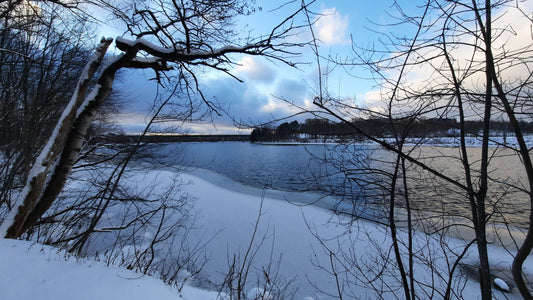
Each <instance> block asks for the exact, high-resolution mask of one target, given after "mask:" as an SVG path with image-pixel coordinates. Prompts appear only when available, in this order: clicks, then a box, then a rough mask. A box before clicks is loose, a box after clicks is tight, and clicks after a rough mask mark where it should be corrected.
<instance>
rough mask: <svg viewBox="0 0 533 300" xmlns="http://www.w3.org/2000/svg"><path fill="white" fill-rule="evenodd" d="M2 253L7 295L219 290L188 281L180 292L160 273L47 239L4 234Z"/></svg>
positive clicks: (157, 295) (118, 295) (146, 295)
mask: <svg viewBox="0 0 533 300" xmlns="http://www.w3.org/2000/svg"><path fill="white" fill-rule="evenodd" d="M0 253H1V254H2V255H0V269H1V270H2V271H1V272H0V290H1V292H0V298H1V299H6V300H15V299H20V300H24V299H50V300H51V299H54V300H62V299H65V300H66V299H87V300H94V299H100V300H105V299H109V300H118V299H124V300H126V299H127V300H132V299H139V300H141V299H161V300H164V299H190V300H194V299H217V293H214V292H207V291H203V290H201V289H197V288H192V287H190V286H185V287H184V288H183V290H182V291H181V293H180V292H178V290H177V289H176V288H174V287H170V286H168V285H166V284H164V283H163V282H162V281H160V280H157V279H155V278H152V277H149V276H143V275H142V274H137V273H135V272H133V271H130V270H127V269H125V268H120V267H114V266H106V265H104V264H103V263H101V262H97V261H95V260H91V259H76V258H75V257H72V256H70V255H69V254H67V253H65V252H63V251H61V250H58V249H56V248H52V247H49V246H44V245H41V244H35V243H31V242H26V241H17V240H10V239H0ZM178 295H181V298H180V297H178Z"/></svg>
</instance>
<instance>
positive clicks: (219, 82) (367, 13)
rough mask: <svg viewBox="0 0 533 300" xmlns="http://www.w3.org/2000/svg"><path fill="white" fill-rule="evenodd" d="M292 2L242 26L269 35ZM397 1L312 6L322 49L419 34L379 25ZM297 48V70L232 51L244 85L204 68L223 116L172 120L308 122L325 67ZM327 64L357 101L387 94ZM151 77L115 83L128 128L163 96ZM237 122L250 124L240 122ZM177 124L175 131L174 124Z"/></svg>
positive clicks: (276, 4)
mask: <svg viewBox="0 0 533 300" xmlns="http://www.w3.org/2000/svg"><path fill="white" fill-rule="evenodd" d="M286 2H287V1H286V0H275V1H260V0H258V1H257V2H256V6H260V7H261V10H257V11H256V12H255V13H253V14H252V15H250V16H247V17H240V18H238V19H237V20H236V21H237V22H236V27H237V28H242V32H243V34H250V35H262V34H266V33H268V32H270V30H271V28H272V27H274V26H275V25H277V24H278V23H279V22H280V21H281V20H283V19H284V18H285V17H286V16H287V15H289V14H290V13H292V12H294V11H295V10H296V9H298V7H299V6H300V3H301V2H300V1H292V2H289V4H288V5H284V6H281V8H280V5H281V4H283V3H286ZM419 2H420V1H408V2H407V1H405V3H401V5H402V9H405V10H406V11H407V12H408V13H409V14H412V15H420V14H421V10H420V6H418V5H417V4H418V3H419ZM393 3H394V1H393V0H374V1H343V0H328V1H326V0H317V1H316V2H314V3H313V5H312V6H311V7H310V9H311V11H313V12H315V13H317V14H316V15H315V16H311V18H312V20H313V22H314V26H313V31H314V34H315V36H316V37H317V39H318V47H319V51H320V54H321V55H322V56H330V57H335V58H341V59H342V58H350V57H353V52H352V42H353V43H356V44H358V45H363V46H366V45H372V44H377V43H379V39H380V38H381V37H382V36H380V34H379V32H390V31H391V30H396V31H397V33H398V34H401V35H404V36H406V37H412V36H414V34H415V32H414V31H409V30H407V29H406V30H405V31H402V30H403V29H404V28H406V27H402V26H395V27H391V26H380V25H377V24H391V23H393V22H395V21H396V20H395V19H394V16H395V15H397V14H398V13H397V11H396V10H395V8H393ZM530 6H531V5H530ZM303 17H304V16H303V15H302V16H301V17H300V19H297V22H298V21H300V22H301V23H303V19H302V18H303ZM101 33H102V34H103V35H107V36H114V35H115V36H116V35H120V29H119V28H112V27H102V28H101ZM294 38H295V39H301V40H306V39H307V40H309V38H310V31H309V30H303V29H302V30H301V31H300V33H299V34H298V36H296V37H294ZM298 51H300V52H301V55H299V56H297V57H295V58H294V61H296V62H298V63H300V64H299V65H298V68H291V67H289V66H287V65H285V64H283V63H281V62H273V61H271V60H267V59H265V58H262V57H257V56H253V57H252V56H238V57H233V58H234V59H235V61H236V62H237V65H236V66H235V68H234V69H233V70H232V71H231V73H232V74H233V75H234V76H236V77H238V78H239V79H241V80H242V81H243V82H242V83H241V82H239V81H237V80H235V79H234V78H232V77H230V76H228V75H226V74H223V73H220V72H203V73H201V74H199V76H198V78H199V81H200V86H201V88H202V91H203V92H204V94H205V96H206V98H207V99H209V100H214V101H216V102H217V103H218V104H219V105H220V106H221V107H222V108H223V111H221V112H222V113H223V116H217V115H213V117H212V118H207V119H204V122H195V123H187V124H182V123H169V124H168V125H170V126H172V125H176V124H177V125H179V127H180V128H181V129H179V131H185V132H188V133H194V134H246V133H249V132H250V127H252V126H254V125H257V124H261V123H266V122H270V121H272V120H277V119H284V118H289V119H287V120H288V121H292V120H298V121H300V122H302V121H304V120H305V119H306V118H312V117H313V116H312V115H311V114H304V115H297V116H294V117H291V116H292V115H294V114H296V113H298V112H299V111H300V109H299V108H298V107H303V108H305V109H308V110H316V107H315V106H314V105H313V104H312V99H314V97H315V96H317V95H318V93H319V84H318V82H319V80H318V78H319V72H318V68H317V63H316V58H315V56H314V54H313V52H312V49H311V47H308V48H304V49H298ZM321 70H322V74H323V77H322V87H323V88H327V89H328V91H329V92H330V93H332V94H334V95H335V96H337V97H341V98H345V99H353V101H354V103H355V104H356V105H364V106H368V107H372V106H373V105H375V103H377V101H378V100H379V98H380V93H379V89H378V88H377V87H376V86H375V82H374V81H371V80H364V79H361V78H358V77H368V76H369V74H367V73H364V72H366V71H363V70H360V69H350V70H343V69H341V68H339V67H335V66H333V65H332V64H328V63H327V62H325V61H324V60H322V61H321ZM360 72H362V73H360ZM420 72H423V71H420ZM151 78H153V74H152V73H150V72H148V71H139V70H136V71H135V72H131V71H126V72H124V73H123V74H122V76H120V80H119V82H118V83H117V84H115V90H117V91H118V92H119V94H120V98H121V99H122V103H123V105H122V107H121V108H120V113H119V114H118V115H116V116H115V121H116V122H117V123H119V124H120V126H121V128H122V130H123V131H124V132H126V133H138V132H140V131H142V130H143V129H144V127H145V124H146V122H147V121H148V120H149V119H150V116H151V115H150V107H152V106H153V103H154V96H155V95H156V85H155V83H154V81H151V80H150V79H151ZM281 99H284V100H281ZM293 104H295V105H296V106H295V105H293ZM235 121H237V123H242V124H244V125H245V126H244V127H243V128H238V127H237V126H236V125H235ZM275 124H279V122H278V123H274V125H275ZM157 126H159V125H157ZM160 130H163V131H165V130H168V129H160ZM172 130H176V129H175V127H173V129H172Z"/></svg>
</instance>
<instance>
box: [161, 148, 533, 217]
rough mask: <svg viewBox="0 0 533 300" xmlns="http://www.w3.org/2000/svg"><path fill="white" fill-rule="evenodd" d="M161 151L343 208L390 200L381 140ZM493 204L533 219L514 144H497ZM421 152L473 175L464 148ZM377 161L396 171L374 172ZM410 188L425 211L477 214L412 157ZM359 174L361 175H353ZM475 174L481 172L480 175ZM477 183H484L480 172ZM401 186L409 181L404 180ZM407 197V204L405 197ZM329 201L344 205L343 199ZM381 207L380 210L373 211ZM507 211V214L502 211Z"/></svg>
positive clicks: (388, 160)
mask: <svg viewBox="0 0 533 300" xmlns="http://www.w3.org/2000/svg"><path fill="white" fill-rule="evenodd" d="M158 147H159V148H160V151H161V152H163V153H166V154H167V155H168V157H172V163H173V164H176V165H180V166H186V167H193V168H200V169H206V170H210V171H213V172H216V173H219V174H222V175H224V176H226V177H228V178H230V179H231V180H233V181H236V182H239V183H241V184H243V185H245V186H251V187H255V188H260V189H263V188H269V189H275V190H285V191H296V192H301V191H307V192H313V193H319V194H323V195H331V196H333V197H335V199H336V204H337V205H338V204H339V203H340V204H341V206H342V210H353V211H359V212H360V211H362V210H364V209H365V208H366V204H368V203H370V204H372V207H373V208H372V210H374V209H375V207H376V204H378V206H379V204H383V205H385V206H386V205H387V201H388V199H389V198H388V195H389V194H388V191H387V190H386V189H387V185H388V183H389V182H390V176H389V175H390V173H391V172H392V166H393V162H394V161H395V158H394V156H393V155H392V154H390V153H387V152H385V151H383V150H379V149H378V148H377V147H376V146H373V145H355V146H354V145H349V146H343V145H279V144H274V145H263V144H252V143H247V142H225V143H184V144H167V145H159V146H158ZM469 152H470V154H471V156H472V157H470V160H471V162H472V169H473V175H474V177H475V176H476V174H477V173H478V172H477V171H476V170H478V169H479V163H478V162H477V158H478V157H480V148H476V147H471V148H469ZM491 152H492V155H493V158H492V160H491V163H490V165H489V166H490V168H489V169H490V172H491V173H490V174H491V182H490V184H489V193H488V204H489V205H488V206H487V207H488V211H489V212H496V214H495V215H494V216H493V217H492V219H491V221H494V222H497V223H505V222H507V223H512V224H513V225H516V226H519V227H525V226H527V224H528V213H529V204H528V199H527V195H526V194H525V193H524V192H523V191H520V187H522V186H524V184H525V182H526V181H525V174H524V172H523V169H522V167H521V163H520V160H519V159H518V158H517V157H516V155H514V154H513V153H512V152H511V151H509V150H505V149H503V150H502V149H492V150H491ZM411 155H412V156H414V157H417V158H418V159H419V160H420V161H423V162H424V163H426V164H427V165H430V166H431V167H432V168H434V169H436V170H438V171H439V172H441V173H443V174H445V175H446V176H449V177H450V178H453V179H455V180H457V181H458V182H465V180H464V171H463V169H462V164H461V161H460V160H459V159H458V157H460V156H459V152H458V148H454V147H420V148H417V149H414V150H413V152H412V153H411ZM372 168H376V169H381V170H386V171H388V172H385V173H379V174H376V173H375V172H369V170H370V169H372ZM407 168H408V172H409V181H408V185H409V187H408V188H409V195H410V199H411V204H412V207H414V208H415V209H418V210H420V211H426V212H435V213H441V212H444V213H445V214H446V215H449V216H461V217H469V215H470V212H469V203H468V201H467V200H466V198H465V194H466V193H465V192H464V191H462V190H461V189H460V188H457V187H456V186H454V185H451V184H449V183H448V182H445V181H443V180H440V179H438V178H436V177H435V176H433V175H431V174H428V173H427V172H424V171H422V170H420V169H419V168H416V167H414V166H412V165H408V166H407ZM352 179H355V180H352ZM474 179H475V178H474ZM474 183H475V184H477V182H476V180H474ZM397 192H398V194H401V193H402V192H403V186H402V185H399V186H398V187H397ZM398 202H399V204H400V205H402V204H405V203H403V202H402V198H401V197H398ZM329 206H330V207H329V208H332V209H338V207H336V205H335V204H333V203H331V204H329ZM373 213H374V212H373ZM502 216H505V218H502Z"/></svg>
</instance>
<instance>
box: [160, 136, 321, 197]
mask: <svg viewBox="0 0 533 300" xmlns="http://www.w3.org/2000/svg"><path fill="white" fill-rule="evenodd" d="M163 149H164V150H163V151H164V152H165V153H167V154H168V153H172V152H175V153H179V154H178V157H179V158H178V159H176V161H175V162H174V163H175V164H179V165H182V166H186V167H194V168H202V169H207V170H210V171H214V172H217V173H220V174H222V175H225V176H227V177H229V178H230V179H232V180H235V181H237V182H240V183H242V184H245V185H249V186H252V187H256V188H272V189H279V190H287V191H313V192H316V191H320V190H321V189H322V186H323V185H324V184H323V183H324V182H323V181H324V180H325V178H326V177H325V175H326V174H327V172H326V170H325V169H324V166H323V164H322V163H321V158H324V157H325V156H326V155H327V153H328V151H329V150H331V146H328V145H260V144H253V143H246V142H226V143H187V144H181V145H178V144H170V145H165V146H163Z"/></svg>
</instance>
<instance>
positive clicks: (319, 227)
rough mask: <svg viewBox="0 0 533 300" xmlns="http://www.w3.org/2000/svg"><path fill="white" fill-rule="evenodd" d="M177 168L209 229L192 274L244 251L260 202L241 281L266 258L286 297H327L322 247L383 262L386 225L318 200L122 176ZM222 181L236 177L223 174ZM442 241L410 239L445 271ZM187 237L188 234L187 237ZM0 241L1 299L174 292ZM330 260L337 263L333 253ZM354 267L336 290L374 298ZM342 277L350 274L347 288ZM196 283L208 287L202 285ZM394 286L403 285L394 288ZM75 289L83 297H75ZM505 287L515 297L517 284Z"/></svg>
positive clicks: (471, 290)
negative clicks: (202, 259)
mask: <svg viewBox="0 0 533 300" xmlns="http://www.w3.org/2000/svg"><path fill="white" fill-rule="evenodd" d="M176 176H179V178H180V179H181V180H182V181H183V182H184V183H186V185H185V186H184V187H183V192H185V193H188V194H190V195H193V196H194V197H195V198H196V206H195V211H196V212H197V217H198V218H197V221H196V227H195V228H196V229H195V230H196V232H195V234H193V235H192V236H193V237H196V238H197V239H198V241H199V240H201V239H202V237H205V236H214V237H213V238H212V240H210V241H209V243H208V244H207V246H206V247H207V248H206V253H208V256H209V260H208V262H207V264H206V265H205V266H204V268H203V270H202V272H201V273H200V274H199V275H198V277H201V278H203V279H204V280H209V281H211V282H213V283H217V282H220V281H221V280H222V279H223V277H224V274H225V271H227V269H228V260H229V259H230V258H231V257H233V255H235V257H237V258H243V257H244V254H245V252H246V249H247V248H248V245H249V244H250V240H251V237H252V234H253V230H254V224H255V223H256V221H257V218H258V215H259V213H260V212H261V217H260V219H259V223H258V224H259V226H258V231H257V234H256V240H255V242H254V243H253V249H254V253H255V254H254V256H253V261H252V265H251V268H250V270H251V271H250V278H249V280H248V283H249V285H248V286H247V290H251V289H253V288H255V287H257V286H258V285H259V284H257V282H256V280H258V279H260V278H261V276H262V275H263V273H264V271H265V270H267V269H268V268H270V270H271V272H272V274H271V275H274V273H275V274H278V277H277V280H279V282H282V281H283V282H292V285H290V287H294V288H298V289H297V291H296V292H295V296H294V299H329V298H331V297H330V296H328V295H327V294H335V292H336V290H337V286H336V279H335V277H334V276H332V275H331V274H328V272H327V271H329V272H331V269H330V266H331V263H330V259H331V255H330V252H329V251H330V250H331V251H334V252H336V253H338V254H339V259H340V255H341V253H344V254H347V253H351V254H353V255H354V256H355V257H356V258H357V259H359V261H358V262H359V263H360V265H359V267H361V268H362V269H364V268H365V267H366V268H368V270H367V274H366V275H369V276H372V274H373V273H374V272H376V273H377V272H379V269H380V266H379V264H380V263H381V262H380V261H379V260H376V259H377V258H378V257H377V256H374V255H375V254H376V253H379V251H380V250H384V251H385V253H386V252H387V251H388V249H389V247H390V235H389V234H388V231H387V229H386V228H384V227H381V226H378V225H375V224H373V223H369V222H364V221H357V222H356V223H350V222H349V221H350V220H348V219H346V218H343V217H340V216H335V215H332V214H331V213H330V212H329V211H328V210H325V209H322V208H320V207H316V206H313V205H311V206H303V207H302V206H296V205H293V204H290V203H289V202H288V201H285V200H280V199H273V198H266V197H262V196H261V193H260V191H258V190H256V191H248V192H246V193H241V192H239V191H237V189H235V188H232V189H226V188H223V187H222V186H224V181H223V180H220V179H219V182H217V184H213V183H211V182H209V181H207V180H205V179H202V178H200V177H197V176H194V175H191V174H179V175H177V174H176V173H174V172H172V171H158V170H145V171H143V172H138V173H136V174H135V176H132V177H130V178H128V179H127V180H128V181H129V182H130V183H129V184H131V186H132V187H133V186H136V188H140V189H142V188H143V187H142V185H139V183H142V182H153V181H154V179H155V178H157V181H158V182H159V183H160V184H162V185H164V183H165V182H169V181H172V180H173V179H175V177H176ZM226 184H227V185H228V186H230V185H235V183H233V182H231V181H227V182H226ZM288 200H290V199H288ZM261 203H262V207H261ZM317 237H320V238H321V240H320V241H319V240H318V239H317ZM401 237H402V238H405V233H401ZM442 241H443V240H441V239H440V237H438V236H428V235H426V234H423V233H420V232H418V233H416V234H415V244H416V245H418V246H420V251H421V253H418V255H420V257H424V258H427V259H429V258H431V261H429V263H432V264H433V265H434V266H433V267H434V268H435V270H436V271H437V272H442V274H443V275H444V276H445V274H446V270H448V267H449V266H448V265H447V261H446V257H444V256H443V255H444V254H446V253H440V252H438V251H439V249H442V244H440V243H441V242H442ZM445 241H446V249H450V250H449V251H452V250H453V251H460V250H461V249H462V247H463V246H464V245H465V244H466V242H465V241H462V240H458V239H453V238H448V239H445ZM189 242H191V243H194V242H195V241H194V238H193V240H190V241H189ZM325 246H327V247H328V249H329V250H326V249H325V248H324V247H325ZM376 247H378V248H376ZM0 249H1V250H0V252H1V253H2V255H1V259H0V268H1V269H2V270H13V271H10V272H3V274H2V275H1V276H2V277H1V278H0V289H1V290H2V291H3V293H2V298H3V299H35V298H42V299H45V298H46V299H59V300H60V299H73V298H76V299H167V298H168V299H170V298H172V297H173V296H174V297H175V296H176V294H177V293H178V292H177V290H175V289H172V288H170V287H168V286H165V285H163V284H162V283H160V282H157V281H156V280H155V279H152V278H149V277H146V276H142V275H140V274H135V273H133V272H131V271H128V270H124V269H122V268H117V267H105V266H103V265H102V264H100V263H97V262H94V261H92V260H90V259H87V260H76V259H73V258H70V257H68V255H66V254H64V253H62V252H59V251H57V250H55V249H53V248H49V247H44V246H41V245H35V244H34V245H32V244H30V243H26V242H15V241H6V240H2V241H0ZM474 250H475V249H474V248H472V249H471V250H469V251H468V254H467V256H466V257H465V258H464V263H465V266H475V263H476V258H475V257H476V255H475V251H474ZM489 250H490V259H491V263H492V265H493V266H494V270H495V274H497V275H498V276H499V277H502V278H504V279H505V280H507V281H508V282H511V281H510V272H509V269H510V265H511V260H512V257H511V254H510V253H508V252H507V251H505V250H504V249H501V248H499V247H496V246H491V247H490V249H489ZM334 265H335V267H337V268H340V267H341V265H340V260H339V261H338V262H336V263H335V264H334ZM319 266H321V267H319ZM322 268H325V269H322ZM372 268H375V269H372ZM532 269H533V263H532V262H531V261H528V262H527V268H526V271H528V272H531V270H532ZM468 270H469V269H468V268H465V269H463V270H458V271H457V272H459V273H457V274H458V276H457V278H461V276H460V274H466V275H468ZM414 271H415V276H416V278H417V280H420V281H421V282H428V283H431V281H432V280H434V282H433V283H434V285H435V288H436V289H442V288H443V286H442V284H443V283H442V282H440V279H439V278H435V277H432V276H433V275H434V274H433V275H431V274H428V273H427V272H428V270H427V266H425V265H422V264H420V265H415V269H414ZM357 274H358V273H357V272H355V271H354V273H352V274H348V273H342V274H341V276H340V277H339V279H340V280H342V283H343V285H344V287H343V289H345V290H344V291H345V292H346V293H347V294H348V293H350V295H352V296H354V297H355V296H359V297H363V298H365V297H371V298H372V295H373V293H374V290H373V287H372V286H370V285H368V284H365V278H357V276H358V275H357ZM256 275H257V276H256ZM396 275H397V274H396V273H395V272H394V271H388V273H387V274H385V276H384V280H385V281H384V284H387V285H389V286H390V287H395V286H398V281H397V280H398V278H397V277H396ZM466 278H467V280H466V282H464V284H465V285H464V289H462V288H461V290H460V291H459V294H458V295H461V297H463V298H472V299H475V298H477V297H478V296H479V287H478V283H477V282H476V281H475V279H474V278H473V277H471V276H467V277H466ZM348 284H351V288H350V286H348ZM28 287H31V288H28ZM374 287H375V286H374ZM204 288H207V289H210V288H209V286H207V285H204ZM511 288H512V284H511ZM211 289H213V288H211ZM418 291H419V292H420V293H422V292H423V291H421V290H418ZM396 292H397V293H401V290H397V291H396ZM5 295H7V296H5ZM80 295H81V298H80V297H78V296H80ZM154 295H155V296H154ZM157 295H161V296H157ZM382 295H383V297H384V298H385V299H388V298H392V297H393V295H392V294H391V293H383V294H382ZM85 296H87V297H86V298H84V297H85ZM495 296H496V297H497V298H500V297H503V295H502V294H501V292H499V291H495ZM505 296H507V297H508V298H510V299H519V298H520V297H519V295H518V293H517V291H516V289H514V290H513V289H512V291H511V293H506V294H505ZM306 297H307V298H306ZM216 298H217V294H216V293H215V292H203V291H199V290H197V289H192V288H190V287H188V286H186V288H185V289H184V292H182V299H216ZM346 298H349V297H346Z"/></svg>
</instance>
